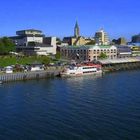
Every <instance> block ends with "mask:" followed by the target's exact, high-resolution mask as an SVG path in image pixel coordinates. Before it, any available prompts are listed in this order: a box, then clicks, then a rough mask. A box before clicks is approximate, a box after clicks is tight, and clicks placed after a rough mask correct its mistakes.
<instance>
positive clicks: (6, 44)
mask: <svg viewBox="0 0 140 140" xmlns="http://www.w3.org/2000/svg"><path fill="white" fill-rule="evenodd" d="M10 51H15V45H14V43H13V42H12V41H11V40H10V39H9V38H8V37H3V38H1V39H0V54H8V53H9V52H10Z"/></svg>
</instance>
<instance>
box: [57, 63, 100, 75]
mask: <svg viewBox="0 0 140 140" xmlns="http://www.w3.org/2000/svg"><path fill="white" fill-rule="evenodd" d="M97 74H102V67H101V65H100V64H93V63H86V64H78V65H70V66H68V67H67V68H65V69H64V70H63V71H62V72H61V73H60V76H61V77H72V76H83V75H97Z"/></svg>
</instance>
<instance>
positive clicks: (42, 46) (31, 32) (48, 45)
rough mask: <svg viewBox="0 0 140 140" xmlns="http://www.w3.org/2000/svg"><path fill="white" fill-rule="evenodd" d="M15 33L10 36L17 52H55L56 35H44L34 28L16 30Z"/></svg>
mask: <svg viewBox="0 0 140 140" xmlns="http://www.w3.org/2000/svg"><path fill="white" fill-rule="evenodd" d="M16 34H17V36H14V37H10V38H11V39H12V40H13V42H14V43H15V45H16V50H17V52H22V53H24V54H27V55H34V54H37V55H49V54H56V37H45V35H43V33H42V31H40V30H35V29H28V30H21V31H17V32H16Z"/></svg>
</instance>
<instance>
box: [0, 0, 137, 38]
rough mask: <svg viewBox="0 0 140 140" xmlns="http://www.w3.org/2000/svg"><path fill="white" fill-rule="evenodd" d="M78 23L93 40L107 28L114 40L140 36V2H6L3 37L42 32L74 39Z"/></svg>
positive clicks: (0, 12)
mask: <svg viewBox="0 0 140 140" xmlns="http://www.w3.org/2000/svg"><path fill="white" fill-rule="evenodd" d="M76 20H77V21H78V24H79V26H80V34H81V35H82V36H86V37H93V36H94V34H95V32H96V31H98V30H99V29H101V28H103V29H104V30H105V31H106V32H107V33H108V35H109V37H110V38H111V39H114V38H116V39H117V38H119V37H125V38H127V39H128V40H129V39H130V38H131V36H132V35H135V34H138V33H140V1H139V0H2V1H1V7H0V36H13V35H15V34H16V31H17V30H23V29H39V30H42V31H43V33H44V34H45V35H46V36H57V37H60V38H62V37H64V36H72V35H73V28H74V25H75V22H76Z"/></svg>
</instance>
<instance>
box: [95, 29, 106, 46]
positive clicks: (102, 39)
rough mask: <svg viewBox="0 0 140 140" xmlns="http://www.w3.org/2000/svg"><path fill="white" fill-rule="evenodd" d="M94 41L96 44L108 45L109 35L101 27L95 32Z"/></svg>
mask: <svg viewBox="0 0 140 140" xmlns="http://www.w3.org/2000/svg"><path fill="white" fill-rule="evenodd" d="M95 42H96V44H98V45H109V37H108V35H107V33H106V32H104V30H103V29H101V30H100V31H98V32H96V33H95Z"/></svg>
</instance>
